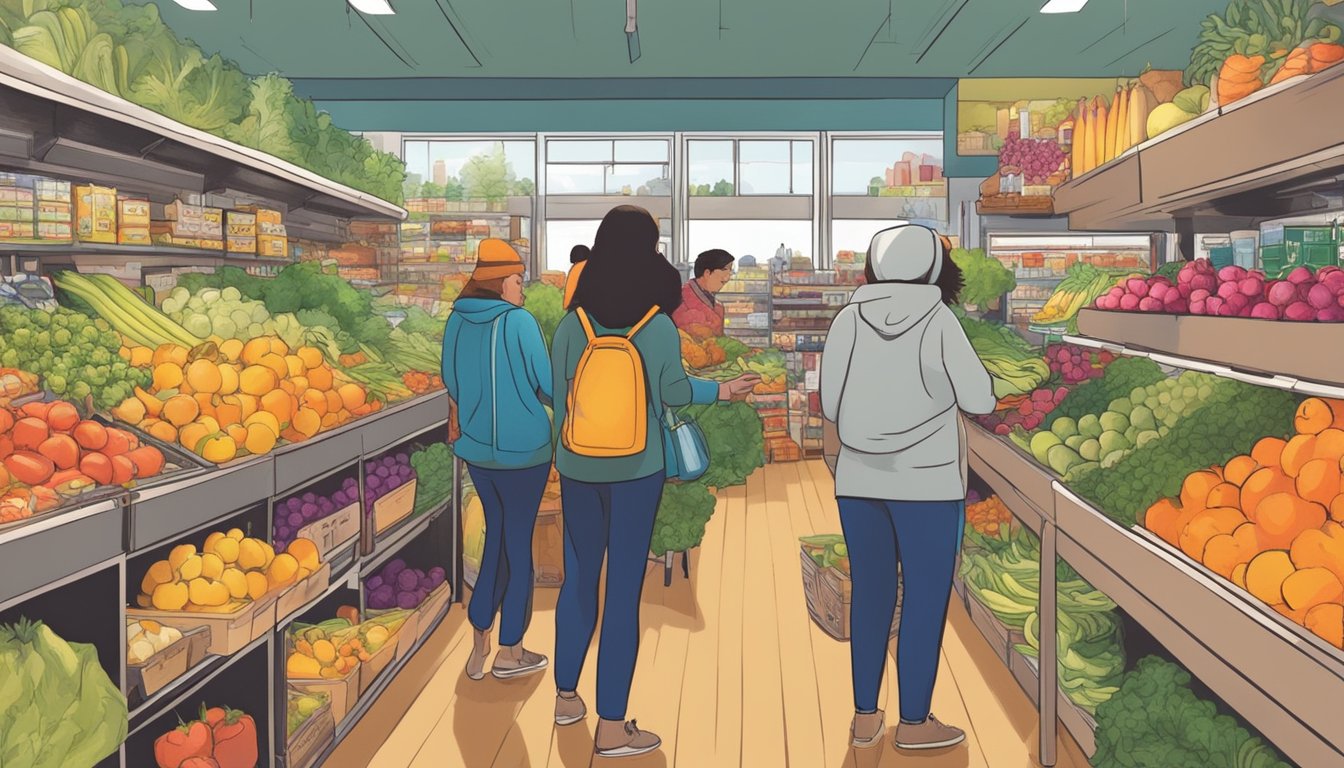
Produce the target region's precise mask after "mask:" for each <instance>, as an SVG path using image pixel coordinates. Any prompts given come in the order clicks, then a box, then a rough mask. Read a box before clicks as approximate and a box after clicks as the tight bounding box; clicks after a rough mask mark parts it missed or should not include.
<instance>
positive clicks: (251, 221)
mask: <svg viewBox="0 0 1344 768" xmlns="http://www.w3.org/2000/svg"><path fill="white" fill-rule="evenodd" d="M224 236H225V237H256V236H257V215H256V214H255V213H248V212H247V211H225V213H224Z"/></svg>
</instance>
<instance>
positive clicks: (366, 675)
mask: <svg viewBox="0 0 1344 768" xmlns="http://www.w3.org/2000/svg"><path fill="white" fill-rule="evenodd" d="M405 629H406V627H405V625H402V628H401V629H399V630H397V635H398V636H397V637H389V638H388V639H387V642H386V643H384V644H383V647H382V648H379V649H378V652H377V653H375V654H373V655H372V656H370V657H369V660H368V661H365V662H362V663H361V664H360V665H359V695H360V696H363V695H364V693H365V692H366V691H368V690H369V689H370V688H372V687H373V684H374V682H375V681H376V680H377V679H378V676H379V675H381V674H382V673H383V670H385V669H387V665H389V664H391V663H392V660H393V659H396V658H397V646H398V645H399V643H400V639H401V638H400V635H401V633H402V632H403V631H404V630H405Z"/></svg>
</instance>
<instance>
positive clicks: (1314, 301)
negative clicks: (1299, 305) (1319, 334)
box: [1307, 283, 1335, 309]
mask: <svg viewBox="0 0 1344 768" xmlns="http://www.w3.org/2000/svg"><path fill="white" fill-rule="evenodd" d="M1307 303H1308V304H1310V305H1311V306H1313V307H1315V308H1316V309H1325V308H1326V307H1328V306H1331V305H1333V304H1334V303H1335V293H1334V291H1332V290H1330V289H1329V288H1328V287H1326V286H1324V285H1322V284H1320V283H1317V284H1316V285H1313V286H1311V289H1310V290H1308V291H1307Z"/></svg>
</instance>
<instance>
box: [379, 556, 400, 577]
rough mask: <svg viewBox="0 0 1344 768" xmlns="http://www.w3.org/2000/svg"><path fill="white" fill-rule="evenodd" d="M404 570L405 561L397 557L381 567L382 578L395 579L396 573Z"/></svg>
mask: <svg viewBox="0 0 1344 768" xmlns="http://www.w3.org/2000/svg"><path fill="white" fill-rule="evenodd" d="M404 570H406V561H405V560H402V559H401V558H400V557H398V558H396V559H395V560H392V561H390V562H388V564H387V565H386V566H385V567H384V568H383V579H385V580H388V579H395V578H397V574H399V573H401V572H402V571H404Z"/></svg>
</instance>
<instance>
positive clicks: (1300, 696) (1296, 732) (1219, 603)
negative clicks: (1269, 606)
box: [1055, 484, 1344, 766]
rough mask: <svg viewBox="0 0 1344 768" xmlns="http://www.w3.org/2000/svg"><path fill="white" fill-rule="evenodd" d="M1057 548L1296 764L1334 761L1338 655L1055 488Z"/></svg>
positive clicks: (1341, 692)
mask: <svg viewBox="0 0 1344 768" xmlns="http://www.w3.org/2000/svg"><path fill="white" fill-rule="evenodd" d="M1055 492H1056V493H1055V495H1056V502H1055V503H1056V506H1055V513H1056V520H1057V523H1058V526H1059V528H1058V530H1059V536H1058V548H1059V549H1058V552H1059V556H1060V557H1062V558H1063V559H1064V560H1065V561H1067V562H1068V563H1069V565H1071V566H1073V568H1074V569H1075V570H1076V571H1077V572H1078V574H1079V575H1080V576H1081V577H1082V578H1084V579H1085V580H1087V581H1088V582H1089V583H1090V584H1092V585H1093V586H1094V587H1096V588H1097V589H1099V590H1101V591H1102V592H1103V593H1105V594H1106V595H1107V596H1108V597H1110V598H1111V599H1112V600H1114V601H1115V602H1116V604H1117V605H1118V606H1119V607H1120V608H1121V609H1122V610H1124V611H1125V612H1126V613H1127V614H1129V615H1130V616H1131V617H1132V618H1133V619H1134V620H1135V621H1137V622H1138V623H1139V624H1141V625H1143V627H1144V628H1145V629H1146V630H1147V631H1148V632H1150V633H1151V634H1152V635H1153V637H1154V638H1155V639H1157V641H1158V642H1159V643H1161V644H1162V645H1163V646H1164V647H1165V648H1166V649H1167V650H1168V651H1170V652H1171V653H1172V654H1173V655H1175V656H1176V658H1177V659H1179V660H1180V662H1181V663H1182V664H1183V665H1184V666H1185V667H1186V668H1187V669H1189V670H1190V672H1191V674H1193V675H1194V676H1195V677H1196V678H1198V679H1199V680H1200V681H1201V682H1202V683H1203V684H1205V685H1207V686H1208V687H1209V688H1210V689H1211V690H1212V691H1213V692H1214V693H1215V694H1217V695H1218V696H1219V698H1221V699H1222V700H1223V701H1225V702H1227V703H1228V705H1229V706H1231V707H1232V708H1233V709H1234V710H1236V711H1237V713H1238V714H1239V715H1241V717H1243V718H1244V719H1245V720H1246V721H1247V722H1248V723H1250V724H1251V725H1252V726H1253V727H1254V728H1256V729H1257V730H1258V731H1260V733H1262V734H1263V735H1264V736H1265V738H1267V739H1268V740H1269V741H1270V742H1272V743H1273V744H1274V745H1275V746H1277V747H1278V748H1279V749H1280V750H1282V751H1283V753H1284V754H1285V755H1286V756H1287V757H1288V758H1289V759H1291V760H1292V761H1294V762H1296V763H1297V764H1299V765H1304V766H1305V765H1313V766H1314V765H1341V764H1344V729H1341V728H1340V727H1339V721H1338V712H1337V705H1338V702H1340V701H1344V661H1342V660H1341V658H1340V657H1339V655H1338V654H1336V653H1333V652H1327V651H1326V650H1324V649H1322V648H1321V647H1319V645H1318V644H1317V643H1314V642H1310V641H1308V640H1306V639H1305V638H1304V637H1303V636H1302V635H1301V633H1300V632H1297V631H1294V630H1292V629H1290V628H1289V627H1287V626H1285V624H1284V622H1282V621H1280V620H1278V617H1270V616H1269V615H1267V612H1266V611H1264V610H1263V609H1261V608H1259V607H1256V606H1253V605H1252V604H1251V603H1250V602H1249V599H1248V598H1246V597H1243V596H1242V595H1239V594H1238V593H1237V592H1238V591H1237V590H1236V589H1235V587H1233V585H1232V584H1230V583H1228V582H1226V581H1223V580H1222V579H1220V578H1218V577H1216V576H1213V575H1211V574H1208V573H1207V572H1205V571H1203V569H1202V568H1199V567H1196V566H1194V564H1192V563H1191V562H1189V561H1188V560H1186V559H1184V558H1183V557H1178V556H1176V555H1175V554H1173V553H1172V552H1171V550H1170V549H1169V548H1166V547H1162V546H1158V545H1157V544H1155V543H1154V542H1153V541H1151V540H1150V539H1148V538H1146V537H1144V536H1141V535H1136V534H1135V533H1134V532H1132V531H1130V530H1126V529H1124V528H1122V527H1121V526H1119V525H1117V524H1116V523H1115V522H1113V521H1111V520H1110V519H1109V518H1107V517H1105V516H1104V515H1103V514H1102V513H1101V512H1100V511H1098V510H1097V509H1096V508H1095V507H1093V506H1091V505H1090V504H1089V503H1087V502H1086V501H1083V500H1082V499H1080V498H1078V497H1077V496H1075V495H1074V494H1073V493H1071V492H1070V491H1069V490H1068V489H1066V488H1064V487H1063V486H1062V485H1059V484H1056V485H1055Z"/></svg>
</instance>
